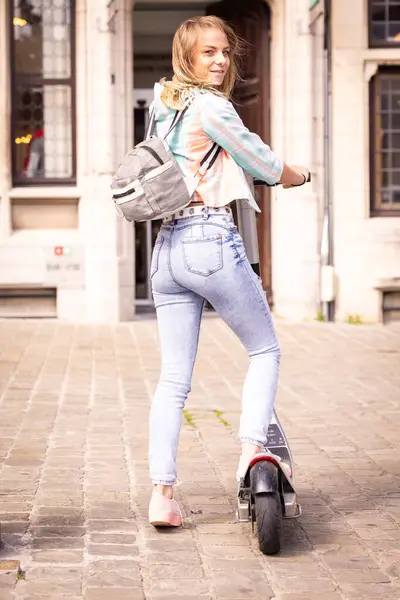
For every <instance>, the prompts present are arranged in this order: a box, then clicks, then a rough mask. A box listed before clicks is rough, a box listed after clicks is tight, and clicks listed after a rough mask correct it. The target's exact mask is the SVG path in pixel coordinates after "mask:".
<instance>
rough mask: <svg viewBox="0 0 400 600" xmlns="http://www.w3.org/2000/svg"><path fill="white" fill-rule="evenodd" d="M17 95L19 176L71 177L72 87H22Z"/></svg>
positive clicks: (17, 173)
mask: <svg viewBox="0 0 400 600" xmlns="http://www.w3.org/2000/svg"><path fill="white" fill-rule="evenodd" d="M14 92H15V93H14V102H15V105H14V116H15V118H14V136H15V137H14V145H15V169H16V175H17V177H18V178H24V179H30V180H34V179H38V178H43V177H45V178H51V179H65V178H69V177H72V175H73V172H72V163H73V161H72V126H71V123H72V118H71V88H70V87H69V86H63V85H43V86H32V87H28V86H27V85H25V86H24V85H19V86H17V87H16V88H15V90H14Z"/></svg>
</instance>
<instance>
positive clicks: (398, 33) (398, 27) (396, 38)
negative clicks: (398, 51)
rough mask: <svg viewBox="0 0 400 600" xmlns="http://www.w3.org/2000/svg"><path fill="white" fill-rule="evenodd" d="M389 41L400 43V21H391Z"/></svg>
mask: <svg viewBox="0 0 400 600" xmlns="http://www.w3.org/2000/svg"><path fill="white" fill-rule="evenodd" d="M388 41H391V42H397V43H400V22H399V21H393V22H390V23H389V37H388Z"/></svg>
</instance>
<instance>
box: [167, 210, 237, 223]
mask: <svg viewBox="0 0 400 600" xmlns="http://www.w3.org/2000/svg"><path fill="white" fill-rule="evenodd" d="M197 215H199V216H203V215H230V216H232V210H231V209H230V208H228V206H221V207H213V206H190V207H188V208H182V210H179V211H178V212H176V213H174V214H173V215H169V217H164V219H163V223H170V222H171V221H175V219H187V218H188V217H194V216H197Z"/></svg>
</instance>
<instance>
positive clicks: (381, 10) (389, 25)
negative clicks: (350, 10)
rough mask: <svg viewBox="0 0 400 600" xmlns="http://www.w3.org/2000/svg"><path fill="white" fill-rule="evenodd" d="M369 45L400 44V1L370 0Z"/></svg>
mask: <svg viewBox="0 0 400 600" xmlns="http://www.w3.org/2000/svg"><path fill="white" fill-rule="evenodd" d="M368 29H369V45H370V46H373V47H379V46H381V47H382V46H399V45H400V1H399V0H369V1H368Z"/></svg>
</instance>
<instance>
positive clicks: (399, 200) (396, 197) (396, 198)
mask: <svg viewBox="0 0 400 600" xmlns="http://www.w3.org/2000/svg"><path fill="white" fill-rule="evenodd" d="M392 202H393V203H395V204H399V205H400V192H398V191H395V192H393V195H392ZM397 208H398V207H397Z"/></svg>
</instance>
